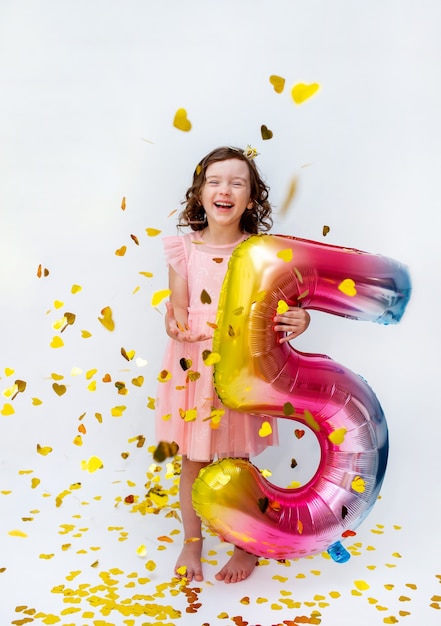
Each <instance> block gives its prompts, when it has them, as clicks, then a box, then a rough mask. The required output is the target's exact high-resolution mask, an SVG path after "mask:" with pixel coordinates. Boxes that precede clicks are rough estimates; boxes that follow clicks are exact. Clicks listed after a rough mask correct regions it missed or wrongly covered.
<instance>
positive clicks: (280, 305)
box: [277, 300, 289, 315]
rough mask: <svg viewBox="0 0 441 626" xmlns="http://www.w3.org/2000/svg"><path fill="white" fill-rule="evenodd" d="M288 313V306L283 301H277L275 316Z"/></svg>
mask: <svg viewBox="0 0 441 626" xmlns="http://www.w3.org/2000/svg"><path fill="white" fill-rule="evenodd" d="M287 311H289V305H288V304H287V303H286V302H285V300H279V301H278V303H277V314H278V315H283V314H284V313H286V312H287Z"/></svg>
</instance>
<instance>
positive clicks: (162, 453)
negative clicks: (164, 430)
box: [153, 441, 179, 463]
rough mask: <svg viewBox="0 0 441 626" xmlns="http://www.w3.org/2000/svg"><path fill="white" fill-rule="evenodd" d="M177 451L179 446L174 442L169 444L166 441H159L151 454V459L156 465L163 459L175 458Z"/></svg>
mask: <svg viewBox="0 0 441 626" xmlns="http://www.w3.org/2000/svg"><path fill="white" fill-rule="evenodd" d="M178 450H179V446H178V444H177V443H175V442H174V441H172V442H171V443H170V442H168V441H160V442H159V443H158V445H157V447H156V449H155V450H154V452H153V459H154V460H155V461H156V462H157V463H162V462H163V461H165V459H167V458H169V457H174V456H176V454H177V453H178Z"/></svg>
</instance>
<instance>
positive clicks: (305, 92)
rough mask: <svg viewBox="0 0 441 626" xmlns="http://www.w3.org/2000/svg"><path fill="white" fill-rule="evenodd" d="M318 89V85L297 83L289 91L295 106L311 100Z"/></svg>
mask: <svg viewBox="0 0 441 626" xmlns="http://www.w3.org/2000/svg"><path fill="white" fill-rule="evenodd" d="M319 89H320V85H319V84H318V83H311V84H310V85H305V84H304V83H297V85H294V87H293V88H292V89H291V95H292V99H293V100H294V102H295V103H296V104H302V102H305V100H308V98H311V96H313V95H314V94H315V93H317V91H318V90H319Z"/></svg>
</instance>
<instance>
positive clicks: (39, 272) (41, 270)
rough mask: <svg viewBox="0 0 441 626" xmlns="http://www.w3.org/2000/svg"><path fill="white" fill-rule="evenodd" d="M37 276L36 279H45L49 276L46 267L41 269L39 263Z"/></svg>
mask: <svg viewBox="0 0 441 626" xmlns="http://www.w3.org/2000/svg"><path fill="white" fill-rule="evenodd" d="M37 276H38V278H41V277H42V276H44V277H45V278H47V276H49V270H48V269H47V268H46V267H45V268H43V267H42V265H41V263H40V265H39V266H38V268H37Z"/></svg>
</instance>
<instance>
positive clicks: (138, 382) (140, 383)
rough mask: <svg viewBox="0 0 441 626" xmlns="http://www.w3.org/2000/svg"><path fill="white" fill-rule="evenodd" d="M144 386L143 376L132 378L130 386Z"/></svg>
mask: <svg viewBox="0 0 441 626" xmlns="http://www.w3.org/2000/svg"><path fill="white" fill-rule="evenodd" d="M143 384H144V376H136V377H135V378H132V385H134V386H135V387H142V386H143Z"/></svg>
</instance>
